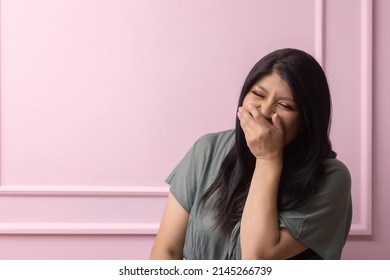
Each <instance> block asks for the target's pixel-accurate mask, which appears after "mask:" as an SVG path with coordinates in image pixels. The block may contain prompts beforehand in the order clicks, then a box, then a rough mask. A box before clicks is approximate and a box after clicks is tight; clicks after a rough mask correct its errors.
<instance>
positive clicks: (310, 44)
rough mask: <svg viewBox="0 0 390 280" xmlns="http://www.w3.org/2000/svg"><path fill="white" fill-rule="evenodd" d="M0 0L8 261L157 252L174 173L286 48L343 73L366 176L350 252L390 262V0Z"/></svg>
mask: <svg viewBox="0 0 390 280" xmlns="http://www.w3.org/2000/svg"><path fill="white" fill-rule="evenodd" d="M0 3H1V10H0V11H1V15H0V20H1V30H0V31H1V33H0V36H1V45H0V46H1V48H0V51H1V64H0V66H1V69H0V70H1V72H0V75H1V91H0V94H1V96H0V97H1V111H0V114H1V115H0V121H1V126H0V132H1V134H0V135H1V138H0V145H1V151H0V152H1V154H0V179H1V186H0V248H2V249H1V250H0V259H145V258H147V257H148V255H149V250H150V246H151V244H152V242H153V238H154V235H155V233H156V231H157V229H158V223H159V220H160V217H161V213H162V209H163V206H164V203H165V199H166V196H167V193H168V188H167V186H166V185H165V183H164V179H165V177H166V176H167V175H168V174H169V172H170V171H171V170H172V168H173V167H174V166H175V165H176V163H177V162H178V161H179V160H180V159H181V158H182V157H183V156H184V154H185V152H186V151H187V150H188V149H189V147H190V146H191V145H192V143H193V142H194V141H195V140H196V139H197V138H198V137H199V136H201V135H202V134H204V133H208V132H214V131H219V130H224V129H228V128H232V127H233V126H234V117H235V111H236V103H237V99H238V95H239V91H240V88H241V86H242V83H243V81H244V79H245V77H246V75H247V73H248V71H249V70H250V68H251V67H252V66H253V64H254V63H255V62H256V61H257V60H258V59H259V58H261V57H262V56H263V55H265V54H266V53H268V52H270V51H272V50H274V49H277V48H284V47H294V48H300V49H303V50H305V51H307V52H309V53H311V54H313V56H315V57H316V58H317V59H318V60H319V62H320V63H321V64H322V65H323V67H324V69H325V71H326V73H327V75H328V79H329V84H330V87H331V91H332V95H333V103H334V116H333V130H332V140H333V143H334V146H335V149H336V150H337V152H338V154H339V158H340V159H341V160H342V161H344V162H345V163H346V164H347V165H348V167H349V169H350V171H351V174H352V177H353V200H354V219H353V224H352V230H351V235H350V237H349V239H348V242H347V245H346V248H345V250H344V254H343V258H344V259H389V258H390V253H389V249H390V239H389V238H388V237H387V236H389V235H390V225H389V224H388V223H387V222H386V221H387V217H386V216H387V213H388V212H389V211H390V209H389V206H388V205H389V204H388V202H387V198H388V197H389V196H390V191H389V189H388V188H387V182H388V181H389V180H390V177H389V176H390V175H389V173H388V172H387V168H386V167H387V166H388V163H389V162H388V161H389V156H390V155H389V149H388V147H387V143H388V142H389V141H390V139H389V137H390V133H389V131H388V129H387V128H388V122H386V115H385V112H386V111H385V110H386V109H387V106H388V105H387V104H390V100H389V97H388V94H387V92H388V91H389V89H390V88H389V84H388V83H386V82H387V81H386V80H385V75H386V73H389V71H390V69H388V68H389V63H388V61H389V59H390V55H389V53H388V52H387V51H386V50H388V49H390V46H389V42H390V41H389V39H388V37H389V36H388V30H387V29H386V27H388V26H390V22H389V17H388V16H389V12H390V3H389V1H386V0H376V1H373V0H360V1H358V0H347V1H338V0H315V1H313V0H297V1H289V0H277V1H271V0H269V1H266V0H263V1H255V0H253V1H245V3H244V2H238V1H233V0H229V1H222V0H220V1H208V0H200V1H199V0H198V1H185V2H183V1H180V0H169V1H158V0H147V1H135V0H133V1H129V0H128V1H125V0H116V1H108V0H99V1H96V0H82V1H80V0H57V1H50V0H36V1H28V0H1V1H0ZM386 62H387V63H386ZM387 140H388V141H387Z"/></svg>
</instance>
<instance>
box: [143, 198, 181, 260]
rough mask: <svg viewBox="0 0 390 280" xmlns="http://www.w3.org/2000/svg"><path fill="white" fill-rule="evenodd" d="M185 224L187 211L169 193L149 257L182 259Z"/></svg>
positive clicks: (155, 258)
mask: <svg viewBox="0 0 390 280" xmlns="http://www.w3.org/2000/svg"><path fill="white" fill-rule="evenodd" d="M187 224H188V213H187V211H186V210H185V209H184V208H183V207H182V206H181V205H180V204H179V203H178V202H177V200H176V199H175V197H174V196H173V195H172V194H171V193H170V194H169V196H168V201H167V204H166V206H165V210H164V214H163V217H162V220H161V224H160V229H159V231H158V234H157V236H156V239H155V241H154V244H153V247H152V250H151V253H150V259H151V260H153V259H154V260H175V259H177V260H178V259H183V246H184V238H185V233H186V230H187Z"/></svg>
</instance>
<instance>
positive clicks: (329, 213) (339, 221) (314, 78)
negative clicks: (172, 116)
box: [150, 49, 352, 259]
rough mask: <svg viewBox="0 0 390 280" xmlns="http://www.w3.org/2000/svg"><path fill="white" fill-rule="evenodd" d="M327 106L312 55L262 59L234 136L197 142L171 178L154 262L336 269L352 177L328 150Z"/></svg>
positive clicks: (289, 52)
mask: <svg viewBox="0 0 390 280" xmlns="http://www.w3.org/2000/svg"><path fill="white" fill-rule="evenodd" d="M330 120H331V99H330V93H329V88H328V84H327V80H326V77H325V74H324V72H323V70H322V68H321V66H320V65H319V64H318V63H317V62H316V61H315V59H314V58H313V57H312V56H310V55H309V54H307V53H305V52H303V51H300V50H296V49H281V50H277V51H274V52H272V53H270V54H268V55H267V56H265V57H264V58H262V59H261V60H260V61H259V62H258V63H257V64H256V65H255V66H254V67H253V69H252V70H251V71H250V73H249V75H248V77H247V79H246V81H245V83H244V86H243V88H242V91H241V96H240V99H239V104H238V112H237V122H236V128H235V130H229V131H223V132H219V133H215V134H209V135H206V136H203V137H201V138H200V139H199V140H198V141H197V142H196V143H195V144H194V145H193V147H192V148H191V150H190V151H189V152H188V153H187V155H186V156H185V157H184V159H183V160H182V161H181V162H180V163H179V165H178V166H177V167H176V168H175V169H174V170H173V172H172V173H171V174H170V176H169V177H168V178H167V183H169V184H170V185H171V188H170V194H169V196H168V201H167V205H166V209H165V211H164V215H163V218H162V221H161V225H160V229H159V232H158V234H157V237H156V240H155V242H154V245H153V248H152V251H151V256H150V257H151V259H183V258H185V259H340V257H341V252H342V248H343V246H344V244H345V241H346V238H347V235H348V233H349V229H350V225H351V217H352V204H351V193H350V186H351V180H350V174H349V171H348V169H347V167H346V166H345V165H344V164H343V163H342V162H340V161H339V160H337V159H336V153H335V152H333V151H332V147H331V142H330V140H329V130H330Z"/></svg>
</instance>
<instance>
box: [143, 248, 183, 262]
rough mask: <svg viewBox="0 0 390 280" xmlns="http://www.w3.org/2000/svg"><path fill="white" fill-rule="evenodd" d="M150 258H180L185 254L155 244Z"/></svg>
mask: <svg viewBox="0 0 390 280" xmlns="http://www.w3.org/2000/svg"><path fill="white" fill-rule="evenodd" d="M149 259H150V260H180V259H183V254H181V253H178V252H174V251H171V250H168V249H164V248H161V247H158V246H156V245H155V246H153V248H152V251H151V253H150V257H149Z"/></svg>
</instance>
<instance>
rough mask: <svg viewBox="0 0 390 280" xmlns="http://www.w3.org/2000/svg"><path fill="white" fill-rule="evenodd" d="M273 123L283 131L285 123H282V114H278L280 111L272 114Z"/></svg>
mask: <svg viewBox="0 0 390 280" xmlns="http://www.w3.org/2000/svg"><path fill="white" fill-rule="evenodd" d="M272 124H273V126H274V127H275V128H276V129H277V130H279V131H283V123H282V119H281V118H280V116H279V115H278V113H275V114H273V115H272Z"/></svg>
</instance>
